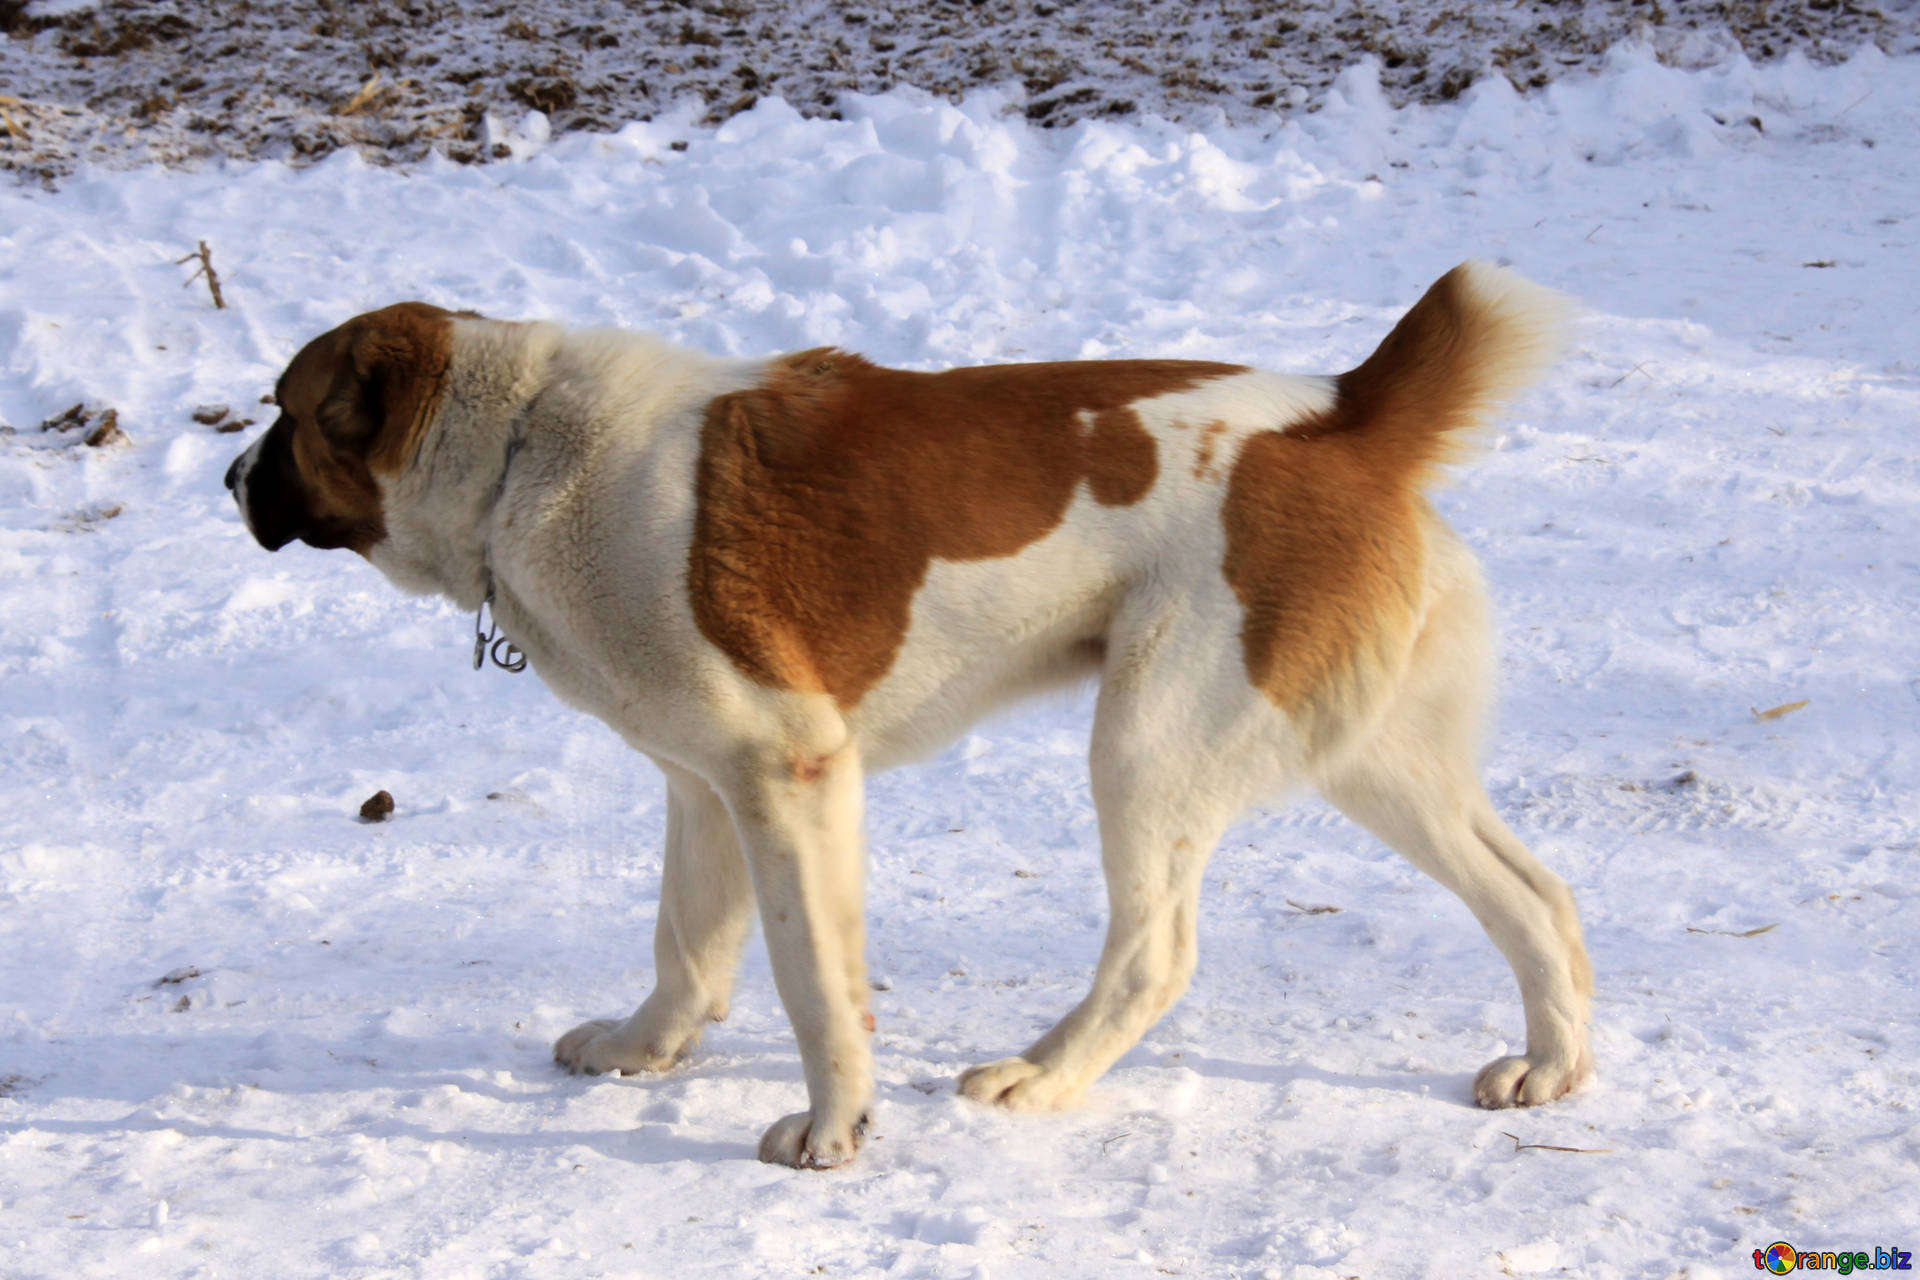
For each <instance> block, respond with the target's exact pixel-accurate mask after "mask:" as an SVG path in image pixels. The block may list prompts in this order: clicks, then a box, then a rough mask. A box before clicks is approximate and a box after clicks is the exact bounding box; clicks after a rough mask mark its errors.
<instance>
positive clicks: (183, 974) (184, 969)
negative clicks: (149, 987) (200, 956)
mask: <svg viewBox="0 0 1920 1280" xmlns="http://www.w3.org/2000/svg"><path fill="white" fill-rule="evenodd" d="M199 976H200V969H199V966H197V965H191V964H183V965H181V966H180V967H179V968H178V969H175V970H173V971H172V972H171V973H168V974H166V975H165V976H163V977H159V978H156V979H154V982H153V985H154V986H156V987H177V986H179V985H180V984H181V983H183V982H187V981H190V980H191V979H194V978H197V977H199Z"/></svg>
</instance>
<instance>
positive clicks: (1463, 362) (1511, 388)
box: [1311, 262, 1573, 486]
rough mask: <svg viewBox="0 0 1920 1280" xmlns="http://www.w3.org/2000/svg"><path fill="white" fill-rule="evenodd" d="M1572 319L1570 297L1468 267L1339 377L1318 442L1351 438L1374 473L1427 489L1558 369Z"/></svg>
mask: <svg viewBox="0 0 1920 1280" xmlns="http://www.w3.org/2000/svg"><path fill="white" fill-rule="evenodd" d="M1572 310H1573V304H1572V301H1571V300H1570V299H1569V298H1567V297H1566V296H1565V295H1563V294H1559V293H1555V292H1554V291H1553V290H1551V289H1547V288H1543V287H1542V286H1540V285H1537V284H1534V283H1532V282H1531V281H1529V280H1526V279H1525V278H1523V277H1522V276H1520V275H1519V274H1518V273H1516V272H1513V271H1509V270H1507V269H1506V268H1504V267H1497V266H1494V265H1493V264H1492V263H1490V262H1463V263H1461V264H1460V265H1459V266H1457V267H1455V268H1454V269H1453V270H1451V271H1449V272H1447V274H1445V275H1444V276H1441V277H1440V279H1439V280H1437V281H1435V282H1434V285H1433V287H1432V288H1431V289H1428V290H1427V292H1426V296H1424V297H1423V298H1421V299H1420V301H1418V302H1416V303H1414V304H1413V310H1411V311H1409V312H1407V314H1406V315H1404V316H1402V317H1401V318H1400V323H1399V324H1397V325H1395V326H1394V327H1393V332H1392V333H1389V334H1388V335H1387V337H1386V340H1385V341H1384V342H1382V343H1381V344H1380V346H1379V347H1378V348H1377V349H1376V350H1375V351H1374V353H1373V354H1372V355H1370V356H1368V357H1367V358H1366V360H1365V362H1363V363H1362V364H1360V365H1359V366H1358V367H1357V368H1354V369H1352V370H1349V371H1348V372H1346V373H1343V374H1341V375H1340V377H1339V378H1338V379H1337V380H1336V387H1337V395H1336V398H1335V401H1334V404H1333V407H1332V409H1331V411H1330V412H1329V413H1328V414H1327V416H1326V418H1325V419H1323V421H1322V423H1320V424H1317V429H1314V430H1311V434H1312V435H1315V436H1322V437H1325V436H1341V437H1345V438H1346V439H1347V440H1348V441H1350V442H1351V443H1352V444H1353V445H1355V446H1357V447H1358V448H1359V449H1360V450H1361V451H1362V452H1363V453H1365V454H1367V455H1368V457H1369V461H1370V463H1371V464H1372V465H1373V466H1375V467H1382V466H1384V467H1388V468H1391V469H1393V470H1395V471H1397V472H1399V473H1400V474H1402V475H1404V476H1405V477H1406V478H1407V479H1408V480H1411V481H1412V482H1413V483H1415V484H1418V485H1422V486H1424V485H1426V484H1429V483H1431V482H1432V481H1433V480H1434V479H1435V478H1436V472H1437V469H1438V468H1439V467H1440V466H1441V465H1443V464H1445V463H1448V462H1455V461H1458V460H1459V459H1460V457H1461V456H1462V455H1463V454H1464V453H1465V451H1466V448H1465V447H1466V444H1467V437H1468V435H1469V433H1470V432H1472V431H1473V430H1474V429H1475V428H1477V427H1479V426H1481V425H1482V424H1484V423H1485V421H1486V420H1487V419H1488V418H1489V417H1490V416H1491V415H1492V414H1493V412H1494V411H1495V410H1496V409H1498V408H1499V407H1500V405H1501V404H1503V403H1504V402H1506V401H1507V400H1509V399H1511V398H1512V397H1513V396H1515V395H1517V394H1518V393H1519V392H1521V391H1523V390H1525V389H1526V387H1527V385H1528V384H1529V383H1531V382H1532V381H1533V380H1534V379H1535V378H1536V377H1538V376H1539V374H1540V373H1541V372H1542V371H1543V370H1544V369H1545V368H1546V366H1547V365H1548V364H1550V363H1552V361H1553V359H1554V358H1555V357H1556V356H1557V355H1558V354H1559V352H1560V348H1561V345H1562V341H1563V333H1564V329H1565V326H1566V321H1567V319H1568V317H1569V316H1570V314H1571V313H1572Z"/></svg>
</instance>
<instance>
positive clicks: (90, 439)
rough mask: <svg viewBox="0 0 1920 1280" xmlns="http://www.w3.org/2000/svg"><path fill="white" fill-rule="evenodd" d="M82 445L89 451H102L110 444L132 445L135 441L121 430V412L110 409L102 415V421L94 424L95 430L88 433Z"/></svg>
mask: <svg viewBox="0 0 1920 1280" xmlns="http://www.w3.org/2000/svg"><path fill="white" fill-rule="evenodd" d="M81 443H82V444H84V445H86V446H87V448H89V449H101V448H105V447H106V446H107V445H110V444H116V445H117V444H132V443H133V441H132V440H130V439H129V438H128V437H127V433H126V432H124V431H122V430H121V429H120V411H119V410H117V409H109V410H107V411H106V412H105V413H103V414H101V415H100V420H99V421H98V422H97V423H95V424H94V427H93V430H91V431H89V432H87V435H86V438H85V439H84V440H82V441H81Z"/></svg>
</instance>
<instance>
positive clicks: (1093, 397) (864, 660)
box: [687, 349, 1243, 707]
mask: <svg viewBox="0 0 1920 1280" xmlns="http://www.w3.org/2000/svg"><path fill="white" fill-rule="evenodd" d="M1240 372H1243V366H1240V365H1226V364H1208V363H1202V362H1199V361H1191V360H1116V361H1082V362H1070V363H1060V364H1027V365H994V366H986V367H981V368H971V369H953V370H949V371H948V372H945V373H931V374H929V373H908V372H904V371H902V370H897V369H883V368H879V367H878V366H875V365H873V364H870V363H868V362H867V361H866V360H864V359H862V358H861V357H859V356H855V355H848V354H846V353H843V352H838V351H832V350H828V349H821V350H816V351H803V352H800V353H798V354H797V355H792V356H788V357H786V358H784V359H782V360H780V361H778V362H776V363H775V364H774V365H773V366H772V367H771V368H770V369H769V371H768V374H767V378H766V381H765V383H764V384H763V385H762V386H760V387H758V388H755V389H753V390H751V391H741V392H735V393H734V394H732V395H727V396H722V397H720V398H719V399H717V400H715V401H714V402H713V404H712V405H710V406H709V407H708V410H707V419H706V426H705V428H704V430H703V431H702V434H701V454H700V465H699V474H698V481H697V486H698V500H699V509H698V514H697V515H696V517H695V525H694V541H693V547H692V549H691V552H690V553H689V557H688V567H687V586H688V591H689V593H690V595H691V597H692V602H693V609H694V616H695V618H696V620H697V621H698V623H699V625H700V630H701V633H702V634H703V635H705V636H706V637H707V639H708V640H710V641H712V642H713V644H715V645H716V646H718V647H719V648H720V650H721V651H722V652H724V653H725V654H726V655H727V656H728V657H729V658H730V659H731V660H732V661H733V663H734V665H735V666H736V667H738V668H739V669H740V670H741V671H742V672H744V673H746V674H747V675H748V676H750V677H751V678H753V679H754V680H757V681H759V682H760V683H762V684H767V685H772V686H774V687H776V688H782V689H793V690H799V691H806V692H826V693H830V694H832V695H833V697H834V698H835V699H836V700H837V701H838V702H839V703H840V705H841V706H843V707H848V706H852V705H854V704H855V703H857V702H859V700H860V698H861V696H862V695H864V694H865V693H866V692H867V690H868V689H870V688H872V687H873V685H874V684H875V683H876V682H878V681H879V680H880V678H881V677H882V676H884V675H885V674H886V673H887V670H888V669H889V668H890V667H891V666H892V665H893V659H894V655H895V653H896V652H897V651H898V650H899V647H900V644H901V642H902V641H903V640H904V639H905V637H906V634H907V626H908V622H909V617H910V611H911V607H912V602H913V596H914V593H915V592H916V591H918V590H919V587H920V584H921V582H922V581H924V580H925V578H926V574H927V569H928V567H929V566H930V565H931V564H932V562H933V561H934V560H935V559H942V560H984V559H990V558H994V557H1000V556H1010V555H1013V554H1014V553H1016V552H1018V551H1020V550H1021V549H1022V548H1024V547H1026V546H1028V545H1030V544H1032V543H1034V542H1036V541H1038V540H1039V539H1041V538H1043V537H1045V536H1046V535H1047V534H1048V533H1050V532H1052V531H1053V529H1054V528H1055V527H1056V526H1058V525H1059V523H1060V521H1061V519H1062V518H1063V517H1064V516H1065V515H1066V511H1067V507H1068V505H1069V504H1070V503H1071V502H1072V501H1073V495H1074V492H1075V491H1076V490H1077V489H1078V487H1079V485H1080V482H1081V481H1082V480H1083V479H1084V480H1085V481H1086V482H1087V487H1088V490H1089V492H1090V493H1091V494H1092V495H1093V498H1094V500H1095V501H1097V502H1100V503H1102V504H1105V505H1107V506H1126V505H1130V504H1132V503H1135V502H1138V501H1140V499H1141V498H1143V497H1145V496H1146V495H1147V493H1148V492H1149V491H1150V490H1151V489H1152V487H1153V482H1154V479H1155V476H1156V475H1157V473H1158V461H1157V458H1156V455H1155V446H1154V441H1153V437H1152V436H1151V435H1150V434H1149V433H1148V432H1147V430H1146V428H1145V426H1144V424H1143V423H1142V422H1141V420H1140V416H1139V414H1138V413H1136V412H1135V411H1134V410H1133V409H1132V408H1131V407H1130V406H1131V405H1132V404H1133V403H1134V402H1135V401H1139V400H1145V399H1150V398H1152V397H1155V396H1162V395H1167V394H1170V393H1172V392H1176V391H1182V390H1185V389H1187V388H1189V387H1192V386H1195V385H1197V384H1199V383H1201V382H1204V381H1206V380H1208V379H1210V378H1219V377H1225V376H1227V375H1229V374H1235V373H1240Z"/></svg>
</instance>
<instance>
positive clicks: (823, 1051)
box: [730, 745, 873, 1169]
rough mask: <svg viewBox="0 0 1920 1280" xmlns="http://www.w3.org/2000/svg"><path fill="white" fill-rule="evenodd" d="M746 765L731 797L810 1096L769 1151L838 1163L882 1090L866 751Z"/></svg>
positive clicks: (763, 1147) (776, 1132) (781, 1159)
mask: <svg viewBox="0 0 1920 1280" xmlns="http://www.w3.org/2000/svg"><path fill="white" fill-rule="evenodd" d="M745 775H746V776H743V777H741V778H739V779H738V780H737V781H736V782H735V784H734V786H733V788H732V795H731V797H730V798H731V801H732V803H731V806H730V807H731V808H732V810H733V815H734V821H735V823H736V824H737V825H738V827H739V832H740V844H741V848H742V849H743V850H744V851H745V853H746V855H747V865H748V867H749V868H750V870H751V871H752V873H753V886H754V891H755V893H756V894H757V896H758V897H759V900H760V922H761V927H762V928H763V929H764V930H765V931H766V937H767V951H768V954H769V956H770V957H771V959H772V961H773V978H774V984H775V986H777V987H778V988H779V991H780V1001H781V1003H782V1004H783V1005H785V1006H786V1010H787V1017H788V1018H789V1019H790V1020H791V1021H792V1023H793V1030H794V1035H795V1036H796V1037H797V1038H798V1039H799V1042H800V1061H801V1064H802V1066H803V1067H804V1069H805V1071H806V1077H807V1101H808V1103H809V1106H808V1109H807V1110H806V1111H802V1112H799V1113H798V1114H795V1115H790V1116H787V1117H785V1118H783V1119H781V1120H778V1121H776V1122H775V1123H774V1125H773V1127H772V1128H770V1129H768V1130H767V1132H766V1134H765V1135H764V1136H763V1137H762V1138H761V1139H760V1158H761V1159H762V1160H765V1161H767V1162H768V1163H770V1164H786V1165H792V1166H794V1167H795V1168H800V1169H827V1168H831V1167H833V1166H834V1165H838V1164H844V1163H846V1162H847V1161H848V1160H851V1159H852V1158H853V1154H854V1152H855V1151H856V1150H858V1149H859V1145H860V1137H861V1134H862V1133H863V1132H864V1130H865V1126H866V1122H867V1108H868V1106H869V1104H870V1103H871V1101H872V1097H873V1066H872V1052H871V1048H870V1046H869V1044H868V1033H869V1028H870V1027H871V1025H872V1023H871V1018H870V1017H869V1015H868V1013H867V980H866V924H865V919H864V909H865V902H864V899H865V878H866V867H865V861H866V859H865V851H864V849H863V847H862V843H861V833H860V826H861V798H862V797H861V792H862V785H863V781H862V771H861V765H860V758H859V754H858V752H857V750H856V749H855V748H854V747H853V746H851V745H847V746H843V747H841V748H840V749H839V750H837V751H833V752H829V753H825V754H815V753H806V752H801V753H779V754H778V755H777V756H775V757H774V758H772V759H771V760H763V761H760V762H757V763H755V764H754V765H753V766H751V767H750V768H749V769H747V770H746V771H745Z"/></svg>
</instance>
